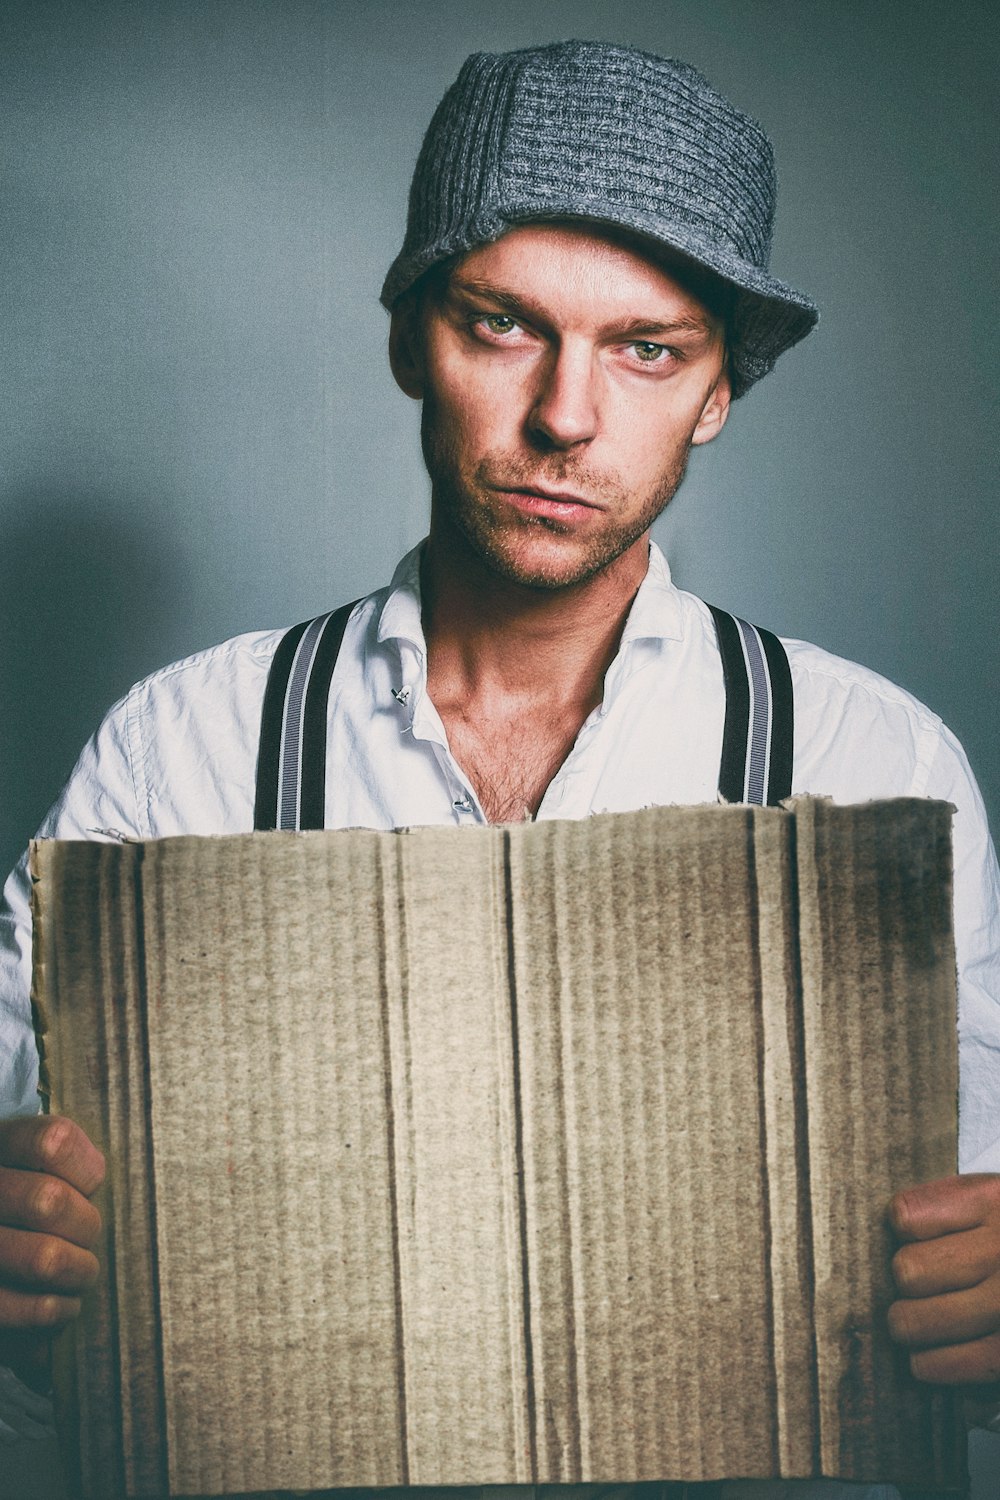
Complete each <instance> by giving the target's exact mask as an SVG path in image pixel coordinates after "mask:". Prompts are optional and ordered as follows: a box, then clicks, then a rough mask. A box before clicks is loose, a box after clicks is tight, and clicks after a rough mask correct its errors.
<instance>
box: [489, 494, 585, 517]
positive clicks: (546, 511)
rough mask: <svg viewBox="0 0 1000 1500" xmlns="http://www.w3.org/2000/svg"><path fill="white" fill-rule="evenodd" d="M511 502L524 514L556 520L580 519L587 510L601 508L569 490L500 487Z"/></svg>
mask: <svg viewBox="0 0 1000 1500" xmlns="http://www.w3.org/2000/svg"><path fill="white" fill-rule="evenodd" d="M499 493H500V494H502V495H505V496H506V497H507V499H508V500H509V501H510V502H511V504H512V505H513V506H514V507H515V508H516V509H517V510H520V511H523V512H524V513H525V514H526V515H532V516H541V517H547V518H549V519H551V520H557V521H573V520H578V519H581V518H582V517H584V516H586V515H587V514H588V513H589V512H593V511H595V510H600V509H602V507H601V506H599V505H597V504H595V502H594V501H593V500H587V499H585V498H584V497H583V496H582V495H577V494H575V493H574V492H573V491H571V490H555V489H551V490H550V489H544V488H541V487H540V486H534V485H533V486H532V487H531V488H530V489H529V488H523V489H510V490H508V489H502V490H500V492H499Z"/></svg>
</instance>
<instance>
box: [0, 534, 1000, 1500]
mask: <svg viewBox="0 0 1000 1500" xmlns="http://www.w3.org/2000/svg"><path fill="white" fill-rule="evenodd" d="M282 634H283V632H282V631H266V632H258V633H254V634H249V635H243V636H238V637H237V638H236V639H234V640H231V641H226V642H225V643H224V644H222V645H220V646H216V647H214V648H213V649H212V650H209V651H204V652H201V653H199V654H198V655H196V656H192V657H189V658H187V660H185V661H180V662H175V663H174V664H173V665H171V666H168V667H164V668H163V670H162V671H159V672H155V673H154V674H153V675H152V676H151V677H147V678H146V679H145V680H144V681H142V682H140V683H138V684H137V685H136V686H135V687H134V688H132V690H131V691H130V692H129V693H128V694H127V695H126V696H125V697H124V698H123V699H122V700H121V701H120V702H119V703H117V704H116V705H115V706H114V707H113V708H112V709H111V711H110V712H109V713H108V715H107V717H106V718H105V720H104V722H103V723H102V724H101V726H100V728H99V729H98V731H97V733H96V735H95V736H94V737H93V739H92V740H91V741H90V742H89V743H88V744H87V746H86V747H85V749H84V751H83V753H82V755H81V756H80V760H79V762H78V763H77V766H76V768H75V770H74V772H73V774H72V776H71V777H70V780H69V782H68V783H67V785H66V787H65V789H64V791H63V793H62V795H61V796H60V798H59V800H58V801H57V802H56V804H55V806H54V807H53V808H52V810H51V812H50V813H49V815H48V816H47V818H46V819H45V821H44V823H43V824H42V827H41V829H40V836H42V837H45V838H93V837H115V836H128V837H135V838H142V839H149V838H163V837H166V836H169V835H174V834H191V833H194V834H222V833H244V832H248V831H249V830H251V829H252V827H253V802H254V778H255V768H256V756H257V740H258V735H259V730H260V716H261V705H262V702H263V696H264V688H265V684H266V681H267V674H268V668H269V666H270V663H271V659H272V656H273V654H274V651H275V649H276V647H277V645H278V642H279V641H280V639H281V636H282ZM784 645H785V648H786V651H787V653H788V658H789V663H790V667H791V673H792V684H793V690H794V698H795V756H794V766H793V792H795V793H807V792H808V793H813V794H817V795H826V796H830V797H832V798H833V799H834V800H835V801H836V802H841V803H848V802H864V801H867V800H869V799H871V798H875V797H897V796H914V797H936V798H941V799H943V800H945V801H948V802H951V803H953V804H954V806H955V808H956V809H957V811H956V814H955V822H954V844H955V914H956V944H957V950H958V962H959V973H960V1005H959V1033H960V1068H961V1096H960V1117H961V1122H960V1143H961V1150H960V1157H961V1162H962V1167H963V1170H966V1171H998V1170H1000V1104H998V1102H997V1101H998V1100H1000V873H998V870H997V861H996V856H995V854H994V852H993V849H992V846H991V844H990V840H989V833H988V830H987V825H986V816H985V812H984V809H983V804H982V800H981V798H980V795H979V791H978V788H977V787H976V784H975V781H974V779H973V777H972V773H971V771H970V769H969V766H968V762H967V760H966V758H965V755H964V753H963V751H962V748H961V746H960V745H959V744H958V742H957V741H956V740H955V738H954V737H953V736H952V735H951V734H950V733H949V731H948V730H947V729H946V728H945V727H944V725H943V724H942V723H941V721H940V719H939V718H937V716H936V715H935V714H933V713H931V712H930V711H929V710H928V709H927V708H925V707H924V706H923V705H922V704H920V703H918V702H917V701H916V699H914V698H912V697H911V696H910V695H909V694H908V693H905V692H904V691H903V690H902V689H901V688H898V687H895V686H894V685H893V684H892V683H890V682H888V681H886V680H885V679H884V678H882V677H879V676H877V675H876V674H875V673H873V672H869V671H867V670H866V669H865V668H863V667H860V666H857V665H855V664H854V663H852V662H848V661H844V660H842V659H840V658H838V657H835V656H831V655H829V654H828V653H827V652H825V651H821V650H820V649H818V648H817V647H815V646H810V645H808V644H806V643H805V642H803V641H785V642H784ZM724 713H725V692H724V685H723V676H722V665H721V660H720V657H719V651H718V646H717V643H716V636H715V629H714V625H713V623H712V619H711V616H710V614H709V612H708V609H707V608H706V606H705V605H704V604H703V603H702V602H701V600H699V599H697V598H695V597H694V596H693V595H691V594H686V593H683V592H682V591H681V590H679V589H677V588H675V587H674V585H673V583H672V582H671V580H670V573H669V569H668V567H667V563H666V560H665V559H664V557H663V555H662V553H661V552H660V551H659V549H658V548H657V547H656V546H655V545H654V546H651V548H650V562H649V570H648V573H647V575H646V578H645V580H644V581H643V583H642V586H641V587H640V589H639V592H638V594H637V595H636V598H635V601H634V603H633V606H632V609H631V611H630V613H629V616H628V619H627V622H626V625H625V629H624V632H623V635H622V640H621V645H620V648H619V650H618V654H617V656H616V657H615V659H614V661H613V662H612V664H611V666H610V668H609V670H608V672H607V675H606V677H605V681H604V697H603V701H602V703H601V705H600V707H599V708H597V709H595V710H594V712H593V713H592V714H591V715H590V717H589V718H588V719H587V721H586V722H585V724H584V725H583V727H582V728H581V730H580V732H579V734H578V736H577V738H576V742H575V744H574V745H573V748H572V750H571V751H570V753H569V755H568V756H567V758H566V760H565V762H564V763H563V765H562V766H561V767H560V769H559V771H558V772H557V774H556V776H555V777H554V778H553V780H552V782H551V784H550V785H549V787H548V789H547V790H546V792H545V795H544V797H543V799H542V802H541V805H540V807H539V809H538V813H537V817H538V818H585V817H588V816H589V815H590V814H591V813H595V812H605V811H612V812H624V811H630V810H632V809H635V808H640V807H645V806H649V805H652V804H667V803H699V802H714V801H715V800H716V795H717V784H718V775H719V761H720V755H721V748H722V729H723V719H724ZM326 798H327V804H326V825H327V827H329V828H345V827H368V828H385V829H389V828H400V827H408V826H413V825H418V824H442V823H473V822H484V821H485V818H484V814H483V812H482V809H481V807H480V805H479V802H478V799H477V797H476V793H475V791H474V789H473V787H472V786H471V785H470V783H469V781H468V778H467V777H466V775H465V773H464V772H463V771H462V768H461V767H460V766H459V765H458V764H457V762H456V761H455V759H454V757H453V756H452V755H451V753H450V751H449V748H448V743H447V738H446V735H445V732H444V727H443V725H442V723H441V719H440V717H439V716H438V713H437V711H436V709H435V708H434V705H433V703H432V702H431V700H430V698H429V697H428V694H427V670H426V648H425V642H424V635H423V630H422V627H421V621H420V582H419V548H417V549H414V551H413V552H411V553H409V554H408V556H407V557H405V558H404V559H403V561H402V562H401V563H400V565H399V567H398V568H397V569H396V572H395V575H394V577H393V580H392V583H391V584H390V585H389V587H388V588H386V589H382V590H380V591H379V592H378V593H375V594H372V595H370V596H369V597H368V598H367V599H365V600H364V601H363V602H362V603H361V604H360V605H359V606H358V607H357V609H356V610H355V611H354V613H353V615H352V618H351V620H350V623H349V625H348V628H347V631H346V633H345V636H344V641H343V646H342V648H341V653H340V657H339V658H338V663H337V669H336V672H335V674H334V679H333V684H332V688H331V695H330V712H329V737H328V763H327V779H326ZM30 951H31V932H30V914H29V909H28V878H27V874H26V868H25V862H24V860H22V861H21V863H20V865H19V866H18V867H17V869H16V870H15V871H14V873H13V874H12V875H11V878H10V880H9V881H8V883H7V887H6V890H5V904H4V907H3V908H2V909H0V1116H3V1115H5V1114H10V1113H14V1112H34V1110H35V1109H36V1108H37V1097H36V1094H35V1088H36V1082H37V1065H36V1055H35V1045H34V1040H33V1035H32V1030H31V1013H30V1005H29V1000H28V993H29V981H30ZM840 1492H841V1491H840V1487H839V1486H835V1487H833V1488H831V1489H830V1490H821V1491H818V1492H817V1491H816V1490H815V1489H814V1487H813V1486H812V1485H803V1486H801V1487H800V1486H799V1485H797V1484H794V1485H788V1486H780V1487H778V1488H777V1489H775V1488H773V1487H772V1486H771V1485H766V1486H764V1487H761V1486H753V1487H751V1486H748V1487H747V1489H746V1491H744V1490H743V1488H742V1487H733V1489H732V1494H733V1495H736V1494H737V1493H740V1494H744V1493H746V1494H747V1495H751V1494H753V1495H757V1496H760V1497H764V1496H765V1495H770V1494H772V1493H773V1494H775V1495H778V1494H780V1495H781V1496H782V1497H783V1500H791V1497H792V1496H795V1495H799V1494H801V1495H802V1496H803V1497H805V1496H806V1495H807V1494H817V1493H821V1494H823V1495H825V1496H826V1497H827V1500H833V1496H834V1495H835V1494H837V1493H840ZM842 1492H843V1493H844V1494H845V1495H846V1494H848V1493H849V1494H850V1495H851V1496H852V1497H860V1496H861V1495H862V1494H867V1495H869V1496H870V1497H872V1500H874V1497H875V1496H876V1495H883V1494H885V1495H891V1494H894V1493H895V1492H894V1491H887V1490H883V1489H882V1488H881V1487H877V1488H875V1489H869V1490H867V1491H859V1490H858V1489H857V1488H855V1487H853V1486H851V1487H845V1488H844V1490H843V1491H842ZM727 1493H729V1490H728V1488H727Z"/></svg>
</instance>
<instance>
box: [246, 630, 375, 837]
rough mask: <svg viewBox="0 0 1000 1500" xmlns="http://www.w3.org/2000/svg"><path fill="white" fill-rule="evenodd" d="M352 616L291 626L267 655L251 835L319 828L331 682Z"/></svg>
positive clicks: (323, 798)
mask: <svg viewBox="0 0 1000 1500" xmlns="http://www.w3.org/2000/svg"><path fill="white" fill-rule="evenodd" d="M353 608H354V605H353V604H345V605H344V606H343V607H342V608H341V609H337V610H334V611H333V612H332V613H331V614H327V615H320V616H319V618H318V619H315V620H306V621H304V622H303V623H302V624H301V625H295V626H293V627H292V629H291V630H289V631H288V632H287V633H286V634H285V635H284V636H283V637H282V639H281V642H280V643H279V645H278V649H277V651H276V652H275V654H274V660H273V661H272V663H271V670H270V674H269V676H268V679H267V688H266V690H265V693H264V710H263V714H262V717H261V726H260V750H259V752H258V756H257V797H256V801H255V804H254V821H253V826H254V828H255V829H257V830H265V829H271V828H286V829H288V828H322V827H323V822H324V816H325V801H326V725H327V708H328V702H329V697H330V681H331V679H332V677H333V669H334V667H335V666H336V664H337V656H338V653H339V651H340V647H341V643H342V641H343V639H344V631H345V630H346V629H347V622H348V620H349V619H350V616H351V611H352V610H353Z"/></svg>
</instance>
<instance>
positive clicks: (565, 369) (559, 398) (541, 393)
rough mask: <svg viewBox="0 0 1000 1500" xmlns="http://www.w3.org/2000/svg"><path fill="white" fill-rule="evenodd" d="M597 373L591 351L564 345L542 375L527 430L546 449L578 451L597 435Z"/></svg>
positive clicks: (550, 359) (555, 352)
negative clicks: (574, 449)
mask: <svg viewBox="0 0 1000 1500" xmlns="http://www.w3.org/2000/svg"><path fill="white" fill-rule="evenodd" d="M596 380H597V372H596V371H595V369H594V362H593V358H592V353H591V350H590V349H589V348H573V347H571V346H568V345H566V344H564V345H563V346H562V347H561V348H559V349H556V350H553V351H552V354H551V356H550V358H549V360H548V361H547V362H546V365H545V368H544V370H543V371H542V372H541V374H540V385H539V388H538V393H537V396H536V398H535V402H534V404H533V406H532V408H531V411H530V412H529V414H528V424H527V425H528V431H529V433H530V434H531V436H532V437H533V438H534V440H535V442H536V443H537V444H538V445H539V446H540V447H543V448H548V449H551V448H559V449H566V448H575V447H576V446H577V445H578V444H580V443H589V442H590V440H591V439H592V438H593V437H594V436H595V435H596V433H597V424H598V409H597V394H598V393H597V390H596Z"/></svg>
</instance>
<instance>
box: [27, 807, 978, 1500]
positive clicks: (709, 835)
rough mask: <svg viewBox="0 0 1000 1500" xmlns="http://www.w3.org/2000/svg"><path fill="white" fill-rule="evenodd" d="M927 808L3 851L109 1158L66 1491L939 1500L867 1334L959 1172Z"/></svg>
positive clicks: (705, 813)
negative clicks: (730, 1488)
mask: <svg viewBox="0 0 1000 1500" xmlns="http://www.w3.org/2000/svg"><path fill="white" fill-rule="evenodd" d="M949 825H950V809H948V808H947V807H946V806H945V805H943V804H939V803H929V802H920V801H899V802H892V803H882V804H868V805H866V806H864V807H857V808H837V807H834V806H833V805H832V804H829V803H825V802H817V801H811V800H801V801H797V802H795V803H794V804H792V805H791V807H790V808H789V809H787V810H782V809H766V810H761V809H750V808H737V807H706V808H658V809H649V810H647V811H644V812H640V813H631V814H625V815H608V816H602V817H597V818H593V819H591V820H589V821H588V822H581V823H558V822H548V823H539V824H534V825H523V826H517V827H512V828H506V829H503V828H489V829H478V830H455V829H419V830H413V831H409V832H406V833H400V834H383V833H375V832H371V831H367V830H357V831H351V832H338V833H324V834H299V835H291V834H266V835H247V836H245V837H236V838H220V839H190V838H186V839H170V840H162V841H156V842H151V843H147V844H135V845H124V846H122V845H98V844H37V845H35V846H34V848H33V855H32V857H33V869H34V873H35V877H36V887H35V906H36V966H35V1000H36V1007H37V1012H38V1016H39V1030H40V1033H41V1037H42V1045H43V1048H44V1052H45V1067H46V1070H47V1075H48V1084H49V1087H50V1089H51V1097H52V1106H53V1108H55V1109H58V1110H60V1111H61V1112H64V1113H67V1114H72V1115H74V1116H75V1117H77V1118H78V1119H80V1121H81V1123H82V1124H84V1126H85V1127H86V1128H88V1129H89V1130H90V1131H91V1133H92V1134H93V1135H94V1136H95V1138H97V1139H98V1140H99V1141H100V1142H101V1144H102V1145H104V1147H105V1149H106V1150H107V1151H108V1154H109V1161H110V1173H109V1186H108V1189H107V1193H106V1201H105V1212H106V1245H105V1253H104V1256H103V1264H104V1268H105V1269H104V1278H103V1281H102V1284H101V1286H100V1288H99V1289H98V1293H97V1294H96V1296H95V1297H94V1299H93V1300H92V1303H91V1305H90V1306H89V1307H88V1309H87V1312H86V1315H85V1317H84V1320H83V1323H82V1327H81V1329H80V1334H79V1337H78V1339H77V1342H76V1348H75V1352H74V1353H73V1354H72V1355H69V1354H67V1356H66V1371H65V1379H64V1384H65V1386H66V1389H67V1397H68V1408H67V1422H68V1426H69V1428H70V1430H71V1431H72V1433H73V1434H75V1435H76V1438H77V1441H78V1444H79V1464H80V1468H81V1472H82V1474H83V1476H84V1487H85V1492H86V1493H87V1494H88V1495H93V1496H100V1497H101V1500H105V1497H110V1496H113V1495H127V1496H130V1497H138V1496H157V1495H165V1494H167V1493H173V1494H195V1495H228V1494H235V1493H242V1492H249V1491H253V1490H267V1489H298V1490H306V1491H309V1490H321V1489H325V1488H328V1487H332V1486H338V1485H342V1486H355V1487H357V1486H377V1485H400V1484H412V1485H445V1484H450V1485H462V1484H465V1485H469V1484H489V1483H493V1484H499V1483H518V1482H531V1481H537V1482H543V1483H544V1482H569V1481H575V1480H608V1481H611V1480H619V1481H627V1480H639V1479H690V1480H701V1479H713V1478H722V1477H732V1478H734V1477H766V1476H803V1477H805V1476H812V1475H820V1474H824V1475H830V1476H838V1477H842V1478H847V1479H859V1480H872V1481H879V1480H894V1481H896V1482H898V1483H909V1484H921V1485H924V1486H925V1487H926V1486H930V1487H932V1488H933V1487H937V1488H938V1489H940V1490H941V1491H947V1490H949V1489H954V1488H957V1487H958V1486H959V1485H960V1483H961V1479H962V1459H961V1455H960V1452H959V1447H960V1445H959V1443H958V1427H957V1423H956V1414H955V1411H954V1408H953V1405H952V1403H951V1402H950V1401H946V1400H944V1399H942V1398H937V1397H932V1396H930V1395H929V1394H928V1393H927V1392H926V1391H925V1390H923V1389H921V1388H920V1387H918V1386H917V1385H916V1383H915V1382H913V1381H911V1380H910V1379H909V1376H908V1374H907V1372H906V1369H905V1361H901V1360H900V1359H899V1358H898V1357H897V1356H896V1355H895V1354H894V1353H893V1351H892V1348H891V1346H890V1345H889V1342H888V1339H887V1336H886V1333H885V1309H886V1307H887V1306H888V1303H889V1301H890V1300H891V1295H892V1294H891V1291H890V1283H889V1274H888V1259H889V1255H890V1253H891V1247H890V1244H889V1240H888V1235H887V1232H886V1229H885V1225H884V1208H885V1204H886V1201H887V1200H888V1198H889V1197H890V1196H891V1194H892V1192H893V1191H895V1190H896V1189H897V1188H899V1187H902V1186H905V1185H907V1184H908V1183H911V1182H913V1181H916V1180H920V1179H926V1178H929V1177H933V1176H938V1175H942V1174H944V1173H947V1172H949V1171H952V1170H954V1166H955V1143H956V1119H955V1096H956V1083H957V1063H956V1040H955V971H954V950H953V944H952V937H951V892H950V826H949Z"/></svg>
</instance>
